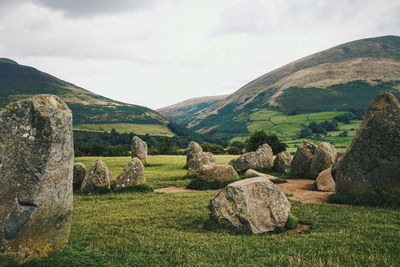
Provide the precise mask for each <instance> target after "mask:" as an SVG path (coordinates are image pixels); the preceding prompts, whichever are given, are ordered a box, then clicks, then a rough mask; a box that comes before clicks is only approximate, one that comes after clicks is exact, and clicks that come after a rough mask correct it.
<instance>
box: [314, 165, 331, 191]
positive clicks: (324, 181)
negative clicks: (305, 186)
mask: <svg viewBox="0 0 400 267" xmlns="http://www.w3.org/2000/svg"><path fill="white" fill-rule="evenodd" d="M314 184H315V186H316V187H317V189H318V190H319V191H325V192H335V188H336V184H335V180H333V177H332V168H328V169H326V170H324V171H322V172H321V173H320V174H319V175H318V177H317V179H316V180H315V182H314Z"/></svg>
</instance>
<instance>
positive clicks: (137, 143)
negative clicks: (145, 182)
mask: <svg viewBox="0 0 400 267" xmlns="http://www.w3.org/2000/svg"><path fill="white" fill-rule="evenodd" d="M131 155H132V158H135V157H136V158H138V159H139V160H140V161H141V162H142V163H143V164H144V165H146V164H147V143H146V142H145V141H143V140H142V139H140V138H139V137H137V136H134V137H133V138H132V145H131Z"/></svg>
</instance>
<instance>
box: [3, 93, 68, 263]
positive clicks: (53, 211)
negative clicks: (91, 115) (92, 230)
mask: <svg viewBox="0 0 400 267" xmlns="http://www.w3.org/2000/svg"><path fill="white" fill-rule="evenodd" d="M0 144H1V145H0V203H1V204H0V265H2V263H3V264H10V265H14V264H16V263H22V262H25V261H27V260H31V259H33V258H38V257H46V256H47V255H48V254H49V253H51V252H54V251H57V250H60V249H63V248H64V247H65V246H66V244H67V242H68V238H69V232H70V227H71V215H72V200H73V194H72V175H73V174H72V172H73V166H74V148H73V139H72V113H71V110H70V109H69V108H68V106H67V105H66V104H65V103H64V102H63V101H62V100H61V99H60V98H58V97H56V96H52V95H38V96H35V97H33V98H30V99H27V100H22V101H19V102H14V103H11V104H9V105H7V106H6V107H5V108H4V109H3V110H2V111H1V112H0Z"/></svg>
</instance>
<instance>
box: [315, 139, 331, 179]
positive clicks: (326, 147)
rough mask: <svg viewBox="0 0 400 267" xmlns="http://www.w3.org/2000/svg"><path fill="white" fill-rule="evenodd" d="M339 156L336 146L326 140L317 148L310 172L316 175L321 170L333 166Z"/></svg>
mask: <svg viewBox="0 0 400 267" xmlns="http://www.w3.org/2000/svg"><path fill="white" fill-rule="evenodd" d="M336 156H337V152H336V148H335V147H334V146H333V145H331V144H329V143H326V142H323V143H321V144H320V145H319V146H318V148H317V149H316V150H315V156H314V158H313V160H312V162H311V171H310V173H311V174H312V175H314V177H316V176H317V175H318V174H319V173H320V172H322V171H323V170H326V169H328V168H330V167H332V165H333V163H335V159H336Z"/></svg>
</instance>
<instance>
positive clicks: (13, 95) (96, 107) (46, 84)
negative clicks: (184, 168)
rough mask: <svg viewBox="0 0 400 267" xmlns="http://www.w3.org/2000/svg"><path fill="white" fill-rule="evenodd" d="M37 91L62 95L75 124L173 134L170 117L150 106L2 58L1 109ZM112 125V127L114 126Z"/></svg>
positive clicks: (90, 128) (95, 128) (77, 126)
mask: <svg viewBox="0 0 400 267" xmlns="http://www.w3.org/2000/svg"><path fill="white" fill-rule="evenodd" d="M36 94H55V95H58V96H60V97H61V98H62V99H63V100H64V101H65V102H66V103H67V104H68V106H69V107H70V108H71V110H72V111H73V116H74V118H73V119H74V128H75V129H78V130H85V131H108V132H109V131H110V130H111V128H116V129H117V130H118V131H119V132H134V133H137V134H143V135H144V134H146V133H148V134H150V135H166V136H173V135H174V133H173V132H172V131H171V130H170V129H169V128H168V126H167V125H168V123H169V121H168V120H167V119H166V118H165V117H163V116H162V115H161V114H159V113H157V112H156V111H154V110H151V109H149V108H147V107H142V106H137V105H132V104H126V103H122V102H118V101H114V100H112V99H109V98H106V97H102V96H99V95H96V94H94V93H92V92H90V91H87V90H85V89H83V88H80V87H78V86H76V85H74V84H71V83H68V82H65V81H63V80H60V79H58V78H56V77H54V76H51V75H49V74H47V73H44V72H41V71H39V70H37V69H35V68H32V67H29V66H23V65H19V64H18V63H16V62H15V61H12V60H10V59H5V58H2V59H0V109H1V108H3V107H4V106H5V105H6V104H8V103H10V102H13V101H16V100H20V99H23V98H27V97H30V96H33V95H36ZM110 127H111V128H110Z"/></svg>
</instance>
